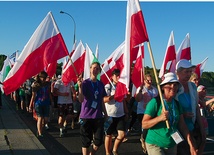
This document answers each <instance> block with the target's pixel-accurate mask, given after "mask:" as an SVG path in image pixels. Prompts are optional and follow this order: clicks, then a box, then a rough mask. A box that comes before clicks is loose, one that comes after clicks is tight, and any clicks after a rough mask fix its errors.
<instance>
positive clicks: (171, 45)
mask: <svg viewBox="0 0 214 155" xmlns="http://www.w3.org/2000/svg"><path fill="white" fill-rule="evenodd" d="M173 60H176V50H175V41H174V33H173V31H172V32H171V34H170V37H169V41H168V45H167V48H166V53H165V57H164V60H163V64H162V66H161V69H160V72H159V78H162V77H163V75H164V74H165V72H166V67H167V64H168V62H170V61H173ZM171 63H172V62H171Z"/></svg>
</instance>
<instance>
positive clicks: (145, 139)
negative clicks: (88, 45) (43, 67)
mask: <svg viewBox="0 0 214 155" xmlns="http://www.w3.org/2000/svg"><path fill="white" fill-rule="evenodd" d="M194 67H195V66H193V65H192V64H191V63H190V62H189V61H187V60H180V61H179V62H178V63H177V65H176V73H171V72H169V73H166V74H165V75H164V77H163V78H162V81H161V83H160V88H161V92H158V89H157V88H156V86H155V85H153V81H152V76H151V75H150V74H146V75H145V76H144V81H143V82H142V85H141V86H140V87H139V88H137V91H136V94H135V95H134V96H130V94H128V95H126V96H124V99H123V101H122V102H118V101H116V100H115V99H114V94H115V90H116V87H117V84H118V80H119V78H120V70H119V69H114V70H113V71H112V76H111V77H110V79H111V81H110V83H109V84H106V85H104V84H103V83H102V82H101V81H100V80H98V74H99V73H100V71H101V68H100V64H99V63H98V62H93V63H92V64H91V66H90V78H88V79H84V80H83V78H82V77H83V76H79V78H78V79H77V82H76V83H74V82H73V81H71V82H70V83H66V84H65V83H63V82H62V80H61V76H60V75H59V76H58V77H57V78H56V77H55V78H52V79H50V78H49V77H48V75H47V73H46V72H44V71H42V72H40V73H39V74H38V75H37V76H35V77H33V78H31V79H28V80H27V81H26V82H25V83H24V84H23V85H22V86H20V88H19V89H18V90H17V91H16V92H14V93H13V94H12V96H11V97H12V98H13V99H14V100H15V101H16V102H17V103H19V104H18V105H19V108H20V109H21V110H22V111H26V112H33V111H35V113H36V115H37V136H38V138H43V128H45V129H49V125H48V122H49V119H51V118H52V117H56V114H57V120H58V125H59V136H60V137H64V136H65V134H66V132H67V127H68V125H69V124H71V128H72V129H74V128H75V123H79V130H80V139H81V143H82V145H81V147H82V154H83V155H89V154H90V155H93V154H96V151H97V150H98V149H99V147H100V146H101V145H102V144H104V147H105V153H106V155H111V154H113V155H118V154H119V150H120V149H119V146H120V145H121V144H122V143H123V142H124V141H125V140H127V138H128V137H127V133H129V132H133V131H138V132H139V143H141V144H142V149H143V151H144V153H147V154H148V155H177V154H178V155H183V154H185V155H202V154H203V150H204V148H205V143H206V136H207V134H208V124H207V121H206V112H207V109H209V110H210V111H212V110H214V105H213V104H212V103H213V102H214V99H211V100H209V101H207V100H206V99H205V97H206V87H205V86H203V85H199V83H200V82H199V79H198V77H197V75H196V74H194V73H193V70H194ZM0 106H1V105H0ZM53 114H54V115H53ZM167 123H168V125H167ZM134 124H137V125H136V126H137V128H136V127H135V126H134Z"/></svg>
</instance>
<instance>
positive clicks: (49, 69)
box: [45, 61, 57, 78]
mask: <svg viewBox="0 0 214 155" xmlns="http://www.w3.org/2000/svg"><path fill="white" fill-rule="evenodd" d="M56 68H57V61H55V62H52V63H50V64H48V66H47V67H46V68H45V71H46V72H47V74H48V76H49V77H50V78H52V77H53V76H54V74H56Z"/></svg>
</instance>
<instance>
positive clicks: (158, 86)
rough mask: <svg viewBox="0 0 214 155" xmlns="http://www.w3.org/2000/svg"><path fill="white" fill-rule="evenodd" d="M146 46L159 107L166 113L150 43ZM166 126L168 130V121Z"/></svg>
mask: <svg viewBox="0 0 214 155" xmlns="http://www.w3.org/2000/svg"><path fill="white" fill-rule="evenodd" d="M147 46H148V50H149V55H150V58H151V62H152V67H153V71H154V75H155V80H156V83H157V88H158V92H159V94H160V95H159V96H160V100H161V105H162V108H163V110H164V111H166V108H165V105H164V102H163V96H162V92H161V88H160V84H159V80H158V76H157V71H156V66H155V61H154V57H153V54H152V49H151V45H150V42H147ZM166 126H167V128H168V129H169V122H168V120H166Z"/></svg>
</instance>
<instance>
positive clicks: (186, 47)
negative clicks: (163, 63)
mask: <svg viewBox="0 0 214 155" xmlns="http://www.w3.org/2000/svg"><path fill="white" fill-rule="evenodd" d="M181 59H186V60H191V48H190V36H189V33H187V35H186V36H185V38H184V40H183V41H182V43H181V45H180V47H179V48H178V51H177V53H176V60H173V61H172V63H171V66H170V69H169V70H170V72H173V73H175V66H176V63H177V62H178V61H179V60H181Z"/></svg>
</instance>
